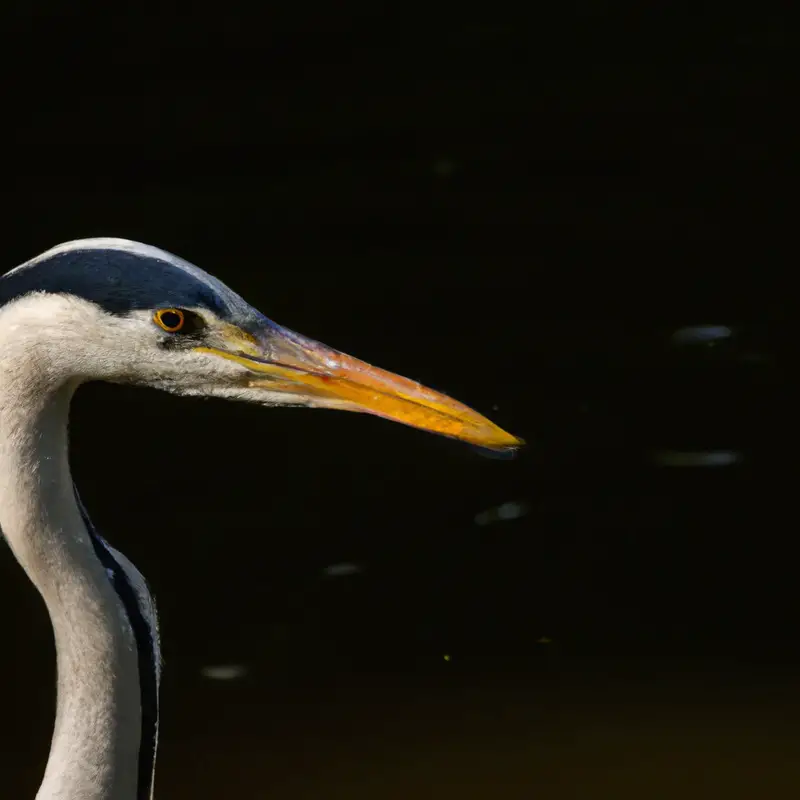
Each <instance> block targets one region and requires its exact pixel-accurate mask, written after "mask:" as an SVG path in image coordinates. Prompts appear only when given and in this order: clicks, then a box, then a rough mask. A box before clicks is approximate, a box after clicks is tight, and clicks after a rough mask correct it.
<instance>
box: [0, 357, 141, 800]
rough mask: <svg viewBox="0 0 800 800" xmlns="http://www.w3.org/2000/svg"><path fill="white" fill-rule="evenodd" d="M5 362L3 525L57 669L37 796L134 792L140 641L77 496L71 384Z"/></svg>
mask: <svg viewBox="0 0 800 800" xmlns="http://www.w3.org/2000/svg"><path fill="white" fill-rule="evenodd" d="M0 361H2V359H0ZM4 366H5V365H3V364H2V363H0V529H2V532H3V534H5V537H6V539H7V540H8V542H9V544H10V546H11V549H12V551H13V552H14V555H15V556H16V558H17V560H18V561H19V563H20V564H21V566H22V567H23V569H24V570H25V571H26V572H27V574H28V577H29V578H30V579H31V581H32V582H33V584H34V585H35V586H36V588H37V589H38V591H39V592H40V594H41V595H42V597H43V598H44V601H45V603H46V605H47V610H48V612H49V614H50V620H51V622H52V625H53V631H54V634H55V645H56V659H57V671H58V678H57V687H58V695H57V709H56V721H55V729H54V733H53V739H52V745H51V750H50V757H49V760H48V762H47V767H46V770H45V776H44V780H43V782H42V785H41V787H40V789H39V793H38V794H37V800H56V799H58V800H64V799H65V798H70V800H72V799H73V798H75V799H76V800H77V799H78V798H80V800H138V797H137V783H138V781H137V770H138V757H139V745H140V732H141V707H140V702H141V699H140V691H139V672H138V662H137V650H136V641H135V637H134V632H133V630H132V628H131V624H130V622H129V619H128V617H127V615H126V612H125V608H124V607H123V605H122V603H121V601H120V599H119V597H118V596H117V594H116V592H115V591H114V588H113V587H112V584H111V582H110V580H109V576H108V574H107V573H106V568H105V567H104V566H103V565H102V563H101V562H100V560H99V559H98V557H97V555H96V553H95V550H94V547H93V544H92V540H91V537H90V535H89V533H88V531H87V529H86V525H85V524H84V522H83V520H82V518H81V514H80V511H79V509H78V506H77V504H76V500H75V495H74V489H73V484H72V477H71V475H70V470H69V463H68V457H67V420H68V414H69V404H70V400H71V397H72V394H73V391H74V387H73V386H70V385H61V386H59V387H56V388H52V389H51V390H50V391H48V392H42V391H41V388H42V387H40V386H35V385H33V384H31V383H29V382H26V381H20V380H18V378H19V374H18V371H17V373H16V374H15V375H12V376H11V378H10V379H9V371H6V370H5V369H3V367H4ZM15 378H16V379H15Z"/></svg>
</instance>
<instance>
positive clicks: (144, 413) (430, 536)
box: [0, 3, 800, 800]
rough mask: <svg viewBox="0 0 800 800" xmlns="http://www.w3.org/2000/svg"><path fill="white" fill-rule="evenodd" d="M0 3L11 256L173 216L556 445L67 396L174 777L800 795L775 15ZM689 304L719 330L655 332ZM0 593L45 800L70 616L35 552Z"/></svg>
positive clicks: (231, 265)
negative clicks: (239, 668)
mask: <svg viewBox="0 0 800 800" xmlns="http://www.w3.org/2000/svg"><path fill="white" fill-rule="evenodd" d="M3 15H4V21H3V25H2V31H3V36H4V37H5V39H6V40H7V42H6V45H5V46H4V47H3V51H4V53H5V57H6V58H7V59H8V65H7V67H6V69H5V72H4V85H5V95H6V98H5V100H4V105H3V111H2V114H3V124H2V128H3V131H4V133H5V135H6V136H8V137H9V138H8V139H7V143H6V144H5V146H4V150H3V166H4V169H3V180H2V184H1V190H2V194H3V197H2V200H3V206H4V208H5V212H4V218H3V221H4V225H3V229H4V243H3V248H2V251H3V253H2V254H3V260H4V262H5V266H6V268H11V267H13V266H15V265H16V264H18V263H20V262H21V261H24V260H26V259H28V258H30V257H32V256H33V255H35V254H37V253H39V252H41V251H43V250H44V249H46V248H48V247H50V246H52V245H53V244H56V243H58V242H60V241H64V240H68V239H74V238H80V237H84V236H94V235H112V236H123V237H127V238H132V239H138V240H141V241H144V242H147V243H149V244H153V245H157V246H160V247H163V248H164V249H166V250H169V251H172V252H174V253H177V254H178V255H180V256H182V257H184V258H186V259H188V260H190V261H193V262H194V263H196V264H198V265H199V266H201V267H203V268H204V269H206V270H208V271H210V272H212V273H213V274H215V275H217V276H218V277H220V278H221V279H222V280H224V281H225V282H226V283H228V284H229V285H230V286H231V287H232V288H233V289H235V290H236V291H238V292H240V293H241V294H242V295H243V296H244V297H245V298H246V299H248V300H249V301H250V302H251V303H252V304H253V305H254V306H256V307H258V308H259V309H260V310H262V311H263V312H264V313H266V314H267V315H268V316H270V317H272V318H273V319H275V320H276V321H278V322H280V323H281V324H284V325H287V326H289V327H290V328H293V329H295V330H299V331H301V332H302V333H304V334H307V335H309V336H311V337H313V338H316V339H319V340H321V341H324V342H325V343H326V344H329V345H331V346H333V347H337V348H338V349H341V350H344V351H345V352H349V353H352V354H353V355H356V356H358V357H360V358H363V359H365V360H367V361H370V362H372V363H375V364H378V365H380V366H382V367H384V368H387V369H390V370H392V371H396V372H399V373H400V374H404V375H408V376H409V377H413V378H415V379H418V380H420V381H422V382H423V383H426V384H428V385H431V386H434V387H435V388H438V389H441V390H443V391H446V392H447V393H448V394H451V395H453V396H454V397H457V398H458V399H460V400H462V401H464V402H466V403H468V404H470V405H472V406H474V407H475V408H477V409H479V410H481V411H482V412H483V413H486V414H487V415H489V416H490V417H492V419H494V420H495V421H496V422H498V423H499V424H500V425H502V426H503V427H505V428H506V429H508V430H510V431H512V432H513V433H516V434H518V435H520V436H522V437H524V438H525V439H526V440H527V441H528V442H529V444H530V446H529V447H528V448H527V450H526V451H525V452H523V453H522V454H521V455H520V456H519V457H518V458H516V459H514V460H512V461H496V460H488V459H484V458H481V456H480V455H478V454H476V453H474V452H473V451H472V450H470V449H468V448H466V447H464V446H461V445H459V444H457V443H455V442H451V441H448V440H444V439H438V438H435V437H432V436H428V435H425V434H422V433H419V432H417V431H413V430H410V429H407V428H403V427H401V426H393V425H391V424H389V423H386V422H383V421H380V420H376V419H372V418H368V417H364V416H355V415H346V414H336V413H333V412H309V411H304V410H294V409H284V410H263V409H260V408H251V407H245V406H235V405H232V404H230V405H226V404H223V403H220V402H203V401H189V400H185V399H177V398H173V397H169V396H162V395H158V394H155V393H152V392H147V391H145V390H134V389H123V388H120V387H114V386H105V385H92V386H88V387H86V388H85V389H83V390H81V392H80V393H79V395H78V397H77V399H76V402H75V407H74V411H73V420H72V446H73V454H72V461H73V467H74V473H75V477H76V481H77V483H78V485H79V487H80V490H81V494H82V496H83V499H84V501H85V503H86V505H87V506H88V508H89V510H90V513H91V514H92V516H93V518H94V520H95V522H96V524H97V525H98V527H99V529H100V530H101V531H103V532H104V534H105V535H106V536H107V537H108V538H109V539H110V541H111V542H112V544H113V545H114V546H116V547H119V548H120V549H122V550H123V551H124V552H125V553H126V554H127V555H129V556H130V557H131V558H132V560H133V561H134V562H135V563H136V564H137V565H138V566H139V567H140V569H141V570H142V571H143V572H144V573H145V575H147V577H148V579H149V580H150V583H151V586H152V589H153V591H154V593H155V595H156V598H157V600H158V603H159V608H160V612H161V626H162V635H163V638H164V642H163V646H164V651H165V659H166V665H165V669H166V674H165V684H164V692H163V707H164V712H163V713H164V718H163V722H162V748H161V753H160V760H159V772H158V779H157V781H156V785H157V789H158V791H159V792H160V793H161V796H171V797H175V798H182V797H187V798H188V797H192V798H198V800H199V798H205V797H209V798H211V797H214V798H217V797H230V796H237V797H239V796H241V797H248V798H249V797H252V798H261V797H269V798H295V797H297V798H300V797H312V796H313V797H340V796H342V797H345V796H346V797H350V798H356V797H362V796H363V797H371V798H375V799H376V800H377V799H378V798H383V797H386V798H394V797H398V798H399V797H408V796H409V795H410V793H411V792H416V793H418V794H421V795H422V796H424V797H427V796H430V797H433V796H438V797H442V796H445V797H449V796H453V797H455V796H459V797H462V798H470V797H474V798H484V797H485V798H498V800H500V799H502V800H504V799H505V798H510V797H517V796H519V797H532V796H537V797H541V798H545V799H546V800H550V798H553V799H554V800H556V799H558V798H568V797H569V798H572V797H576V798H583V797H589V796H592V797H595V798H600V797H609V798H612V797H613V798H619V797H627V796H631V797H640V796H643V794H644V795H646V796H648V797H651V798H660V797H664V798H672V797H679V796H684V797H689V796H697V797H704V798H709V797H717V796H723V793H724V795H725V796H734V795H736V792H742V794H741V796H742V797H755V796H759V797H772V798H777V797H784V796H785V797H793V796H796V794H797V791H798V789H800V769H799V768H798V766H797V764H798V763H800V761H799V760H798V758H797V756H798V750H797V739H796V733H794V732H793V731H794V730H796V716H793V715H792V709H795V710H796V709H797V707H798V703H800V693H798V685H797V682H796V680H795V678H794V677H793V674H794V672H795V671H796V669H797V667H798V655H800V648H799V647H798V635H797V624H796V619H797V606H798V593H797V589H796V585H795V574H796V571H797V566H796V564H797V562H796V558H795V556H796V550H795V547H794V526H795V521H796V513H795V504H794V502H793V500H794V497H793V495H794V491H795V475H794V470H793V469H792V465H793V461H794V447H793V445H792V444H791V440H792V438H793V437H792V434H791V430H792V425H791V422H790V420H792V419H793V416H794V413H793V412H794V411H795V407H794V403H793V402H791V400H790V398H789V395H788V393H787V391H788V370H789V365H790V364H791V363H792V358H793V355H792V354H793V351H794V337H795V335H796V333H795V326H794V318H795V313H794V305H795V299H796V292H795V291H793V290H792V289H791V285H792V281H791V278H790V276H791V274H792V272H793V271H794V267H795V263H796V243H795V241H794V237H791V236H790V231H789V227H790V214H791V213H792V212H793V211H794V209H795V205H796V204H795V203H794V195H795V191H794V188H793V186H794V172H793V167H792V157H793V155H794V151H795V150H796V141H797V138H796V136H795V135H794V133H793V132H792V129H791V125H790V120H791V118H792V117H793V116H794V109H793V106H794V101H793V98H794V93H793V91H791V90H790V88H789V77H790V73H791V67H790V48H789V42H790V38H789V35H788V30H789V26H788V21H787V20H781V19H779V18H777V17H772V18H768V17H767V15H766V14H765V13H764V14H761V12H758V13H757V12H756V11H755V9H751V10H750V13H749V14H745V13H741V14H740V16H739V17H738V18H737V16H736V12H735V11H732V10H731V9H724V10H720V8H717V9H716V10H715V11H713V12H708V13H706V12H704V11H703V10H702V9H701V8H699V7H698V8H695V10H694V11H693V12H692V14H691V15H689V14H687V15H684V16H680V17H679V16H677V15H670V14H668V13H664V12H658V11H645V10H643V9H642V8H638V7H637V9H636V10H634V9H633V7H632V6H631V7H629V8H625V9H623V8H620V9H619V10H617V11H613V12H612V11H609V10H607V9H603V10H601V9H600V7H599V6H597V5H596V4H591V3H573V4H569V5H568V6H567V7H562V8H560V9H552V8H548V9H544V8H543V9H537V10H535V11H529V12H525V13H521V12H519V11H517V12H511V11H508V10H503V9H501V8H500V7H483V8H481V9H476V10H475V11H470V10H468V9H464V8H456V7H453V8H449V9H446V8H444V7H441V8H433V7H432V8H429V9H427V10H414V11H412V10H404V11H391V10H389V9H388V8H387V7H385V6H383V5H381V4H364V5H363V7H359V6H358V5H357V4H352V3H351V4H347V5H343V4H328V5H327V6H324V7H322V8H319V7H316V6H315V5H314V4H311V5H309V4H302V5H300V4H298V5H289V4H284V5H283V6H281V7H280V8H271V9H268V10H260V11H258V12H256V11H247V12H243V11H241V10H240V9H233V8H232V9H225V8H222V7H220V8H218V9H215V10H214V11H213V12H211V11H201V10H198V9H195V10H193V11H191V12H190V13H187V14H178V13H177V12H170V11H166V10H160V11H158V12H155V11H154V12H152V13H147V12H146V11H145V10H144V9H143V8H141V7H138V6H137V7H136V8H135V9H132V10H130V11H126V10H125V8H124V7H116V6H114V7H112V6H107V7H103V8H100V7H98V8H92V7H91V6H90V5H89V4H70V5H69V6H55V5H47V4H45V5H41V4H40V5H36V6H34V5H26V6H22V5H20V6H19V7H18V8H16V9H15V8H13V7H9V10H7V11H4V12H3ZM704 323H707V324H718V325H727V326H730V327H731V329H732V330H733V333H734V335H733V337H732V338H730V339H728V340H725V341H720V342H717V343H715V344H713V345H693V346H678V345H676V344H674V343H673V342H672V340H671V338H670V337H671V335H672V334H673V332H674V331H676V330H677V329H679V328H681V327H682V326H686V325H698V324H704ZM717 450H723V451H733V452H736V453H738V454H739V458H740V460H739V462H738V463H737V465H736V466H733V467H727V468H713V467H706V468H697V467H694V468H692V467H688V468H686V467H684V468H680V467H671V468H668V467H665V466H663V465H660V463H659V458H658V457H657V454H658V453H660V452H664V451H681V452H694V453H702V452H708V451H717ZM507 502H514V503H519V504H522V507H523V509H524V510H525V512H526V513H525V514H524V515H523V516H522V517H520V518H517V519H513V520H505V521H498V522H496V523H494V524H489V525H479V524H476V516H477V515H479V514H481V512H485V511H486V510H487V509H491V508H496V507H498V506H500V505H501V504H503V503H507ZM349 563H352V564H357V565H360V567H361V570H360V571H359V572H357V573H355V574H352V575H346V576H338V577H336V576H331V575H328V574H327V573H326V572H325V570H326V568H328V567H329V566H330V565H335V564H349ZM0 597H2V599H3V601H4V602H3V608H4V611H3V612H2V617H0V619H2V625H3V627H4V629H5V636H4V644H3V648H4V654H6V656H5V658H3V659H2V667H1V669H2V673H0V676H1V677H2V684H3V686H4V687H6V688H5V689H4V695H5V696H4V697H3V698H2V700H1V701H0V702H1V703H2V706H0V707H2V708H3V718H4V720H5V722H6V725H5V730H4V733H5V736H6V737H7V743H6V745H5V746H4V749H3V753H4V755H3V756H2V759H3V770H2V775H3V778H2V779H3V780H4V781H5V782H6V785H7V786H9V787H10V788H9V790H8V792H7V793H8V796H9V797H11V796H19V797H28V796H33V794H34V791H35V786H36V785H37V780H38V779H39V777H40V774H41V769H42V766H43V764H44V760H45V757H46V747H47V741H48V737H49V733H50V728H51V725H52V712H53V699H54V698H53V697H52V696H51V695H52V692H51V688H50V687H51V686H52V680H53V668H54V667H53V653H52V645H51V644H50V636H51V634H50V631H49V628H48V624H47V619H46V614H45V611H44V608H43V606H42V604H41V601H40V600H39V598H38V596H36V595H35V593H34V592H32V591H31V590H30V589H29V587H28V585H27V582H26V578H25V576H24V575H23V574H22V573H21V571H20V570H19V569H18V567H17V565H16V564H15V563H14V561H13V559H12V558H11V557H10V555H9V554H6V556H5V557H3V558H1V559H0ZM445 655H447V656H448V657H449V660H445V658H444V657H445ZM231 663H232V664H241V665H244V666H245V667H246V669H247V673H246V675H245V677H244V678H242V679H241V680H239V681H233V682H230V683H221V682H216V683H215V682H213V681H211V680H209V679H207V678H204V677H203V676H202V674H201V670H202V669H203V667H205V666H207V665H210V664H231ZM793 720H794V722H793ZM15 752H16V753H19V754H21V755H20V756H19V757H13V758H12V755H11V754H12V753H15ZM5 795H6V790H5V788H4V789H3V796H5ZM736 796H739V795H736Z"/></svg>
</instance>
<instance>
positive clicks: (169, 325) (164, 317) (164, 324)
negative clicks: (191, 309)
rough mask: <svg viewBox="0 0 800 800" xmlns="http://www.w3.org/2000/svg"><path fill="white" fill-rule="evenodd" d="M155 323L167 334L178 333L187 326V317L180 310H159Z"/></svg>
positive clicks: (154, 316)
mask: <svg viewBox="0 0 800 800" xmlns="http://www.w3.org/2000/svg"><path fill="white" fill-rule="evenodd" d="M153 321H154V322H155V323H156V325H158V326H159V328H163V329H164V330H165V331H166V332H167V333H177V332H178V331H179V330H180V329H181V328H182V327H183V326H184V325H185V324H186V315H185V314H184V313H183V311H181V310H180V309H179V308H159V309H158V311H156V313H155V314H153Z"/></svg>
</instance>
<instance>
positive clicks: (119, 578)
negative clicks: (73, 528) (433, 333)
mask: <svg viewBox="0 0 800 800" xmlns="http://www.w3.org/2000/svg"><path fill="white" fill-rule="evenodd" d="M75 500H76V501H77V503H78V508H79V509H80V512H81V516H82V517H83V521H84V524H85V525H86V530H87V531H88V532H89V536H90V537H91V540H92V544H93V546H94V551H95V554H96V555H97V557H98V559H100V563H101V564H102V565H103V566H104V567H105V569H106V572H107V573H108V576H109V580H110V581H111V585H112V586H113V587H114V590H115V591H116V593H117V596H118V597H119V599H120V602H121V603H122V606H123V608H124V609H125V613H126V614H127V616H128V620H129V622H130V624H131V628H132V629H133V635H134V638H135V640H136V650H137V653H138V659H139V689H140V692H141V709H142V738H141V741H140V743H139V775H138V783H137V791H136V800H150V798H151V795H152V788H153V768H154V766H155V758H156V746H157V742H158V663H157V662H158V659H159V655H158V651H157V646H156V642H155V636H156V634H155V631H154V629H153V625H152V624H151V622H149V621H148V619H147V617H146V615H145V613H144V611H143V610H142V606H141V604H140V601H139V598H138V596H137V593H136V590H135V589H134V587H133V585H132V584H131V582H130V579H129V578H128V575H127V574H126V572H125V569H124V568H123V567H122V566H121V565H120V564H119V562H118V561H117V560H116V559H115V558H114V556H113V554H112V551H111V549H110V547H109V546H108V544H106V542H105V540H104V539H103V537H102V536H100V534H98V533H97V531H96V530H95V528H94V525H93V524H92V521H91V520H90V519H89V515H88V513H87V512H86V508H85V507H84V505H83V503H82V502H81V499H80V496H79V495H78V491H77V489H75Z"/></svg>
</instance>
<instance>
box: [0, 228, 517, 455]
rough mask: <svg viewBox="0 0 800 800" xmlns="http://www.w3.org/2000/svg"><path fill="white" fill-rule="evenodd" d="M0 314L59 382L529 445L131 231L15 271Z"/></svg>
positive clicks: (1, 281)
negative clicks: (347, 415) (280, 320)
mask: <svg viewBox="0 0 800 800" xmlns="http://www.w3.org/2000/svg"><path fill="white" fill-rule="evenodd" d="M0 315H2V316H5V317H6V320H5V324H6V325H12V326H15V330H16V331H18V332H19V331H20V328H22V334H21V335H22V338H23V339H25V340H26V341H27V342H28V348H27V350H26V355H25V357H26V358H32V359H33V360H34V361H35V362H37V363H39V364H40V369H41V371H42V374H44V375H46V376H49V377H50V378H52V379H53V380H67V379H71V380H76V381H78V382H80V381H90V380H106V381H111V382H117V383H133V384H140V385H146V386H152V387H155V388H158V389H163V390H166V391H170V392H174V393H178V394H185V395H203V396H212V397H224V398H229V399H235V400H244V401H248V402H254V403H260V404H263V405H270V406H276V405H293V406H309V407H314V408H334V409H340V410H344V411H357V412H363V413H368V414H374V415H377V416H381V417H384V418H386V419H390V420H394V421H396V422H401V423H404V424H406V425H410V426H413V427H416V428H420V429H423V430H427V431H431V432H433V433H438V434H442V435H444V436H450V437H453V438H456V439H461V440H464V441H467V442H470V443H472V444H475V445H479V446H481V447H486V448H490V449H495V450H507V449H513V448H516V447H518V446H519V445H521V444H522V441H521V440H520V439H517V438H516V437H514V436H512V435H511V434H509V433H506V432H505V431H504V430H502V429H501V428H499V427H498V426H496V425H495V424H494V423H492V422H490V421H489V420H488V419H486V418H485V417H484V416H482V415H481V414H479V413H477V412H476V411H473V410H472V409H470V408H468V407H466V406H464V405H462V404H461V403H458V402H456V401H455V400H453V399H451V398H449V397H447V396H445V395H443V394H441V393H439V392H436V391H434V390H432V389H428V388H426V387H424V386H421V385H420V384H419V383H416V382H415V381H411V380H408V379H407V378H402V377H400V376H399V375H394V374H392V373H390V372H386V371H384V370H382V369H379V368H377V367H374V366H371V365H369V364H366V363H365V362H363V361H359V360H358V359H356V358H353V357H352V356H349V355H346V354H344V353H341V352H339V351H338V350H334V349H332V348H330V347H327V346H326V345H323V344H321V343H319V342H316V341H314V340H312V339H309V338H306V337H304V336H302V335H300V334H298V333H295V332H294V331H291V330H289V329H288V328H284V327H282V326H280V325H278V324H276V323H275V322H273V321H272V320H270V319H268V318H267V317H265V316H264V315H263V314H261V313H260V312H259V311H257V310H255V309H254V308H252V307H251V306H250V305H249V304H248V303H246V302H245V301H244V300H243V299H242V298H241V297H240V296H239V295H237V294H236V293H235V292H233V291H231V290H230V289H229V288H228V287H227V286H225V285H224V284H223V283H221V282H220V281H218V280H217V279H216V278H214V277H212V276H211V275H209V274H207V273H205V272H203V271H202V270H201V269H199V268H198V267H195V266H194V265H192V264H190V263H188V262H186V261H184V260H182V259H180V258H177V257H176V256H173V255H171V254H170V253H167V252H165V251H163V250H159V249H157V248H154V247H150V246H147V245H143V244H139V243H136V242H131V241H128V240H124V239H85V240H79V241H75V242H69V243H67V244H63V245H59V246H57V247H54V248H52V249H51V250H48V251H47V252H46V253H43V254H42V255H41V256H38V257H37V258H35V259H32V260H31V261H29V262H26V263H25V264H23V265H21V266H20V267H17V268H16V269H14V270H12V271H11V272H9V273H7V274H6V275H4V276H3V277H2V278H0ZM15 315H16V316H15ZM26 337H27V338H26Z"/></svg>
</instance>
